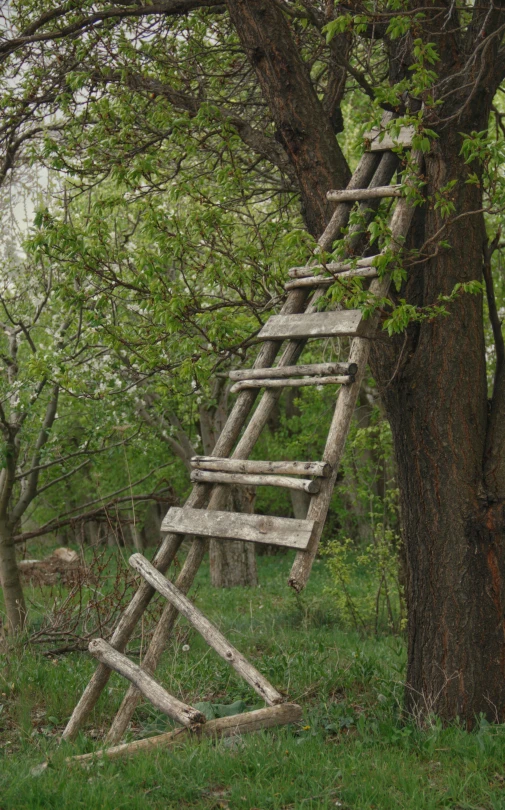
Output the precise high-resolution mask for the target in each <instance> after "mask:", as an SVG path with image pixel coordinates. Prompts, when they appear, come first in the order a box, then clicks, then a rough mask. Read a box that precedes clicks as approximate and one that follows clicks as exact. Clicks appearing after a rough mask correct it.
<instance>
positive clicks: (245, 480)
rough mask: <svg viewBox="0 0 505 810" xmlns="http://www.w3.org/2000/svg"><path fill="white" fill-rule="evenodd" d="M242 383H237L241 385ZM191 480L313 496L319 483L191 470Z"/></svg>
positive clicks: (267, 476) (280, 477) (279, 476)
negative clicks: (278, 488) (277, 489)
mask: <svg viewBox="0 0 505 810" xmlns="http://www.w3.org/2000/svg"><path fill="white" fill-rule="evenodd" d="M242 384H243V383H237V385H242ZM191 480H192V481H197V482H201V483H206V484H227V485H228V486H243V487H283V488H284V489H295V490H297V491H298V492H308V493H309V494H310V495H313V494H314V493H315V492H319V482H318V481H311V480H310V479H309V480H306V479H304V478H288V477H287V476H284V475H252V474H251V473H227V472H211V471H210V470H193V472H192V473H191Z"/></svg>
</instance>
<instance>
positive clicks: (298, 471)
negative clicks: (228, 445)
mask: <svg viewBox="0 0 505 810" xmlns="http://www.w3.org/2000/svg"><path fill="white" fill-rule="evenodd" d="M356 370H357V367H356ZM354 373H356V372H354ZM191 466H192V467H194V468H195V469H197V470H216V471H218V472H230V473H259V474H263V473H264V474H265V475H268V474H269V473H277V474H280V475H317V476H319V477H321V478H328V476H329V475H331V467H330V466H329V464H325V462H324V461H256V460H249V459H240V458H214V456H194V457H193V458H192V459H191Z"/></svg>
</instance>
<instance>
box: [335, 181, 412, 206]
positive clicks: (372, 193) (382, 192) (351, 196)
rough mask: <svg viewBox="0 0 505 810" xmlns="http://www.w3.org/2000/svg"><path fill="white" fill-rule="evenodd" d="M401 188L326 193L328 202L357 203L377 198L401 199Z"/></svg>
mask: <svg viewBox="0 0 505 810" xmlns="http://www.w3.org/2000/svg"><path fill="white" fill-rule="evenodd" d="M402 195H403V191H402V187H401V186H400V185H398V186H375V188H354V189H348V188H343V189H332V190H331V191H328V192H327V193H326V197H327V199H328V200H330V202H357V201H358V200H375V199H377V198H378V197H401V196H402Z"/></svg>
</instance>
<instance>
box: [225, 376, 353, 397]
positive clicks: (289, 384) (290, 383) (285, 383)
mask: <svg viewBox="0 0 505 810" xmlns="http://www.w3.org/2000/svg"><path fill="white" fill-rule="evenodd" d="M354 379H355V378H354V376H351V375H346V376H337V377H292V378H288V379H286V380H270V379H266V380H241V381H240V382H236V383H235V385H232V387H231V388H230V394H236V393H237V391H243V390H244V389H245V388H307V387H309V386H311V385H351V384H352V383H353V382H354Z"/></svg>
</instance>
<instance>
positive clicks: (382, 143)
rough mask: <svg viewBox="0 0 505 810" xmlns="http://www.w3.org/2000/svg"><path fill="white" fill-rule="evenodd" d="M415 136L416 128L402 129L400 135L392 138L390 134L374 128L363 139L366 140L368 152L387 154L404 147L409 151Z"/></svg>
mask: <svg viewBox="0 0 505 810" xmlns="http://www.w3.org/2000/svg"><path fill="white" fill-rule="evenodd" d="M414 134H415V130H414V127H402V128H401V129H400V132H399V133H398V135H397V136H396V137H395V138H392V137H391V135H390V134H389V133H388V132H385V131H384V130H383V129H379V127H374V128H373V129H371V130H370V131H369V132H365V133H364V135H363V138H364V139H365V143H366V146H367V151H369V152H386V151H388V150H389V149H395V148H396V147H398V146H403V147H405V148H406V149H408V148H409V147H411V146H412V138H413V137H414Z"/></svg>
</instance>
